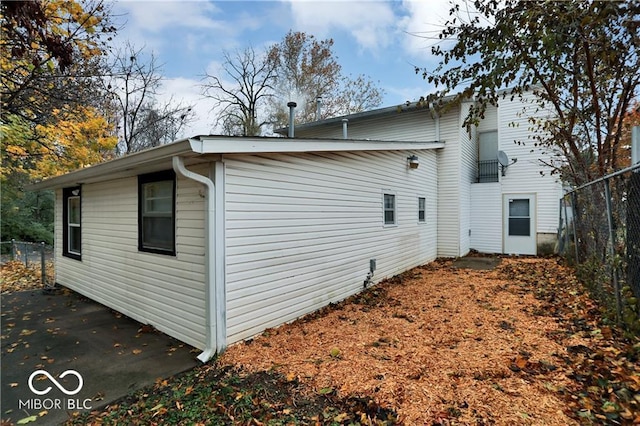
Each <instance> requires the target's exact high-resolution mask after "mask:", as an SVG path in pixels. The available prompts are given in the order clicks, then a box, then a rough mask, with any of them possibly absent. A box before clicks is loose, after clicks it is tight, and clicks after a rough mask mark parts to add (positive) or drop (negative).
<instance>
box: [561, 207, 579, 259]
mask: <svg viewBox="0 0 640 426" xmlns="http://www.w3.org/2000/svg"><path fill="white" fill-rule="evenodd" d="M568 203H569V199H568V197H567V196H564V197H562V206H561V207H562V208H564V222H565V223H564V227H565V232H564V247H565V256H567V255H568V254H569V232H570V230H569V214H568V212H567V204H568ZM572 225H573V223H572ZM573 233H574V234H575V233H576V230H575V229H574V230H573ZM577 264H578V259H574V265H577Z"/></svg>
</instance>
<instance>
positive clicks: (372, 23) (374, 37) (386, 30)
mask: <svg viewBox="0 0 640 426" xmlns="http://www.w3.org/2000/svg"><path fill="white" fill-rule="evenodd" d="M287 1H289V5H290V8H291V14H292V19H293V24H294V26H295V27H296V28H299V29H301V30H302V31H305V32H307V33H310V34H313V35H315V36H316V37H320V38H326V37H330V36H331V34H332V33H333V32H335V31H336V30H340V31H345V32H346V33H348V34H350V35H351V36H352V37H353V38H354V39H355V40H356V41H357V43H358V45H359V46H360V47H361V48H362V49H364V50H371V51H374V52H375V51H377V50H380V49H383V48H385V47H386V46H388V45H389V43H390V42H391V40H392V38H391V32H392V31H393V26H394V20H395V17H394V14H393V10H392V8H391V4H390V3H387V2H380V1H335V0H334V1H300V0H297V1H296V0H287Z"/></svg>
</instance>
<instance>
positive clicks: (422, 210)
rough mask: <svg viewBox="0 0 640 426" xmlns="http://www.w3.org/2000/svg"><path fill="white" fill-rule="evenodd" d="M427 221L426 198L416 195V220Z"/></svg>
mask: <svg viewBox="0 0 640 426" xmlns="http://www.w3.org/2000/svg"><path fill="white" fill-rule="evenodd" d="M426 221H427V199H426V198H424V197H418V222H420V223H423V222H426Z"/></svg>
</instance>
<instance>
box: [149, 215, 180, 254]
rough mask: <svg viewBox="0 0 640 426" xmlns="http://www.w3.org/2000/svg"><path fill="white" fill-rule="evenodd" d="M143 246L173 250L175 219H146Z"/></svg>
mask: <svg viewBox="0 0 640 426" xmlns="http://www.w3.org/2000/svg"><path fill="white" fill-rule="evenodd" d="M142 244H143V246H144V247H145V248H150V249H162V250H173V219H172V218H171V217H170V216H169V217H149V216H147V217H144V218H143V230H142Z"/></svg>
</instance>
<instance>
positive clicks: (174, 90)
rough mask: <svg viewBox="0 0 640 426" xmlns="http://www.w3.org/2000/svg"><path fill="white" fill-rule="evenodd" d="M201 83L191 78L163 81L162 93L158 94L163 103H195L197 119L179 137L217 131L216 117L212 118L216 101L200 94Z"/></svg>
mask: <svg viewBox="0 0 640 426" xmlns="http://www.w3.org/2000/svg"><path fill="white" fill-rule="evenodd" d="M200 83H201V82H200V81H198V80H193V79H189V78H171V79H166V80H164V81H163V83H162V88H161V93H162V94H161V95H159V96H158V101H159V102H160V103H161V104H162V103H165V102H169V101H171V102H173V104H174V105H176V104H179V103H182V105H193V112H194V113H195V119H194V121H193V122H191V123H189V124H188V125H187V126H186V127H185V128H184V129H183V131H182V134H180V135H179V137H190V136H196V135H208V134H212V133H215V125H214V121H215V119H214V118H212V117H214V115H213V113H212V109H214V108H215V103H214V102H213V101H212V100H211V99H207V98H203V96H202V95H201V94H200V86H199V85H200Z"/></svg>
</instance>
